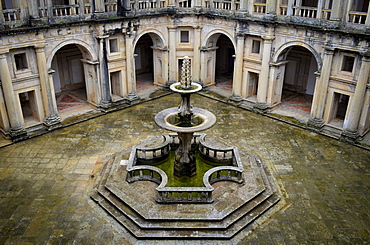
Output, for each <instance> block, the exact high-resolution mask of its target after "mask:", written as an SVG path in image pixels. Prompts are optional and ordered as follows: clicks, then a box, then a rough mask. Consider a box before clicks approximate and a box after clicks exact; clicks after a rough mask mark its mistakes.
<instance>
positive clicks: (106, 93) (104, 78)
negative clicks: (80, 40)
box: [97, 36, 111, 108]
mask: <svg viewBox="0 0 370 245" xmlns="http://www.w3.org/2000/svg"><path fill="white" fill-rule="evenodd" d="M107 37H109V36H98V37H97V38H98V40H99V63H100V88H101V95H100V96H101V103H100V106H101V107H103V108H108V107H109V104H110V101H111V94H110V89H109V88H110V86H109V73H108V58H107V43H106V38H107Z"/></svg>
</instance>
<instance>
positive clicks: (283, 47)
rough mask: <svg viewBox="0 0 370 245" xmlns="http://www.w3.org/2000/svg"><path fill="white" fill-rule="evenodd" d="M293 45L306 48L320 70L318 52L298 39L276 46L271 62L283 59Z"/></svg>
mask: <svg viewBox="0 0 370 245" xmlns="http://www.w3.org/2000/svg"><path fill="white" fill-rule="evenodd" d="M294 46H299V47H303V48H306V49H307V50H308V51H310V52H311V53H312V55H313V56H314V57H315V59H316V63H317V68H318V71H321V67H322V60H321V57H320V54H319V53H318V52H317V51H316V50H315V49H314V48H313V47H312V46H311V45H309V44H307V43H304V42H300V41H292V42H287V43H285V44H283V45H281V46H280V47H279V48H278V50H277V51H276V52H275V55H274V57H273V58H272V62H273V63H277V62H279V61H283V60H285V58H286V56H287V54H288V53H289V50H290V49H291V48H293V47H294Z"/></svg>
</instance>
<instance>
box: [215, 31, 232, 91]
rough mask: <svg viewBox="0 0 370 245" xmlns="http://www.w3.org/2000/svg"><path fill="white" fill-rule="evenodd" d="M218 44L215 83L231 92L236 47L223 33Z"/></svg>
mask: <svg viewBox="0 0 370 245" xmlns="http://www.w3.org/2000/svg"><path fill="white" fill-rule="evenodd" d="M216 46H217V47H218V49H217V51H216V69H215V75H216V76H215V85H216V87H218V88H220V89H222V90H226V91H229V92H231V91H232V88H233V72H234V56H235V49H234V45H233V43H232V42H231V41H230V39H229V38H228V37H227V36H226V35H224V34H221V35H220V36H219V37H218V39H217V43H216Z"/></svg>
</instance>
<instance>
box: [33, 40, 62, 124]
mask: <svg viewBox="0 0 370 245" xmlns="http://www.w3.org/2000/svg"><path fill="white" fill-rule="evenodd" d="M44 47H45V45H39V46H35V51H36V59H37V67H38V71H39V77H40V86H41V93H42V100H43V102H44V103H43V104H44V110H45V114H46V119H45V121H44V125H45V126H47V127H48V128H49V130H51V129H55V128H58V127H60V123H61V120H60V118H59V116H58V110H57V103H56V100H55V96H54V84H53V81H52V80H50V75H49V72H48V70H47V68H46V56H45V50H44Z"/></svg>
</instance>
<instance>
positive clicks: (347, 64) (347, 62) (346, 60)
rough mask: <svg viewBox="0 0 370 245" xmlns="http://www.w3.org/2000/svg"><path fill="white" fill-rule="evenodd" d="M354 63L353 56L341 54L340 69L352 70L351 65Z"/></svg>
mask: <svg viewBox="0 0 370 245" xmlns="http://www.w3.org/2000/svg"><path fill="white" fill-rule="evenodd" d="M354 64H355V57H353V56H348V55H343V60H342V69H341V70H342V71H347V72H352V70H353V66H354Z"/></svg>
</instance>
